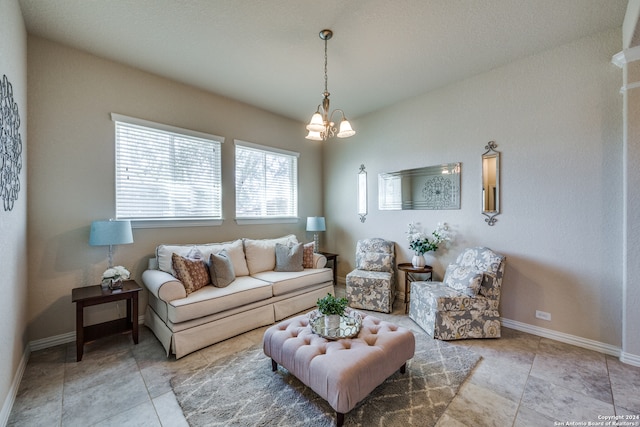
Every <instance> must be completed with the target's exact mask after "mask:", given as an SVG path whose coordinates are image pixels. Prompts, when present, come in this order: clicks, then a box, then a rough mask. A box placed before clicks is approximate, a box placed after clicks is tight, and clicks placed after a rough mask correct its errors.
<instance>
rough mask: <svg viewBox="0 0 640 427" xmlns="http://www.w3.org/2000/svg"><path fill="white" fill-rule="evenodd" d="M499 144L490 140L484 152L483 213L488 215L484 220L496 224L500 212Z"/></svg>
mask: <svg viewBox="0 0 640 427" xmlns="http://www.w3.org/2000/svg"><path fill="white" fill-rule="evenodd" d="M497 146H498V145H497V144H496V143H495V141H489V142H488V143H487V145H485V147H484V149H485V150H486V151H485V152H484V154H482V215H484V216H486V218H485V219H484V221H485V222H486V223H487V224H489V225H494V224H495V223H496V221H497V219H496V215H499V214H500V152H499V151H496V147H497Z"/></svg>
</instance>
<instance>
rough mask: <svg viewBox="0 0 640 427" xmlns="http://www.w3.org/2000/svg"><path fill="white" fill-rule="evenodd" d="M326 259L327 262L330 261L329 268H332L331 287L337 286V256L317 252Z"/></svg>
mask: <svg viewBox="0 0 640 427" xmlns="http://www.w3.org/2000/svg"><path fill="white" fill-rule="evenodd" d="M318 253H319V254H322V255H324V256H325V258H327V262H329V261H331V267H333V286H336V285H337V284H338V254H333V253H331V252H322V251H320V252H318Z"/></svg>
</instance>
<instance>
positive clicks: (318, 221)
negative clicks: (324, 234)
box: [307, 216, 327, 231]
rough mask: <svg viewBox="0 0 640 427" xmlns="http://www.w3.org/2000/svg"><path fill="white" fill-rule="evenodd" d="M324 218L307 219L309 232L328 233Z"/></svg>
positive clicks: (312, 217) (311, 217) (313, 217)
mask: <svg viewBox="0 0 640 427" xmlns="http://www.w3.org/2000/svg"><path fill="white" fill-rule="evenodd" d="M326 230H327V228H326V226H325V223H324V217H323V216H310V217H307V231H326Z"/></svg>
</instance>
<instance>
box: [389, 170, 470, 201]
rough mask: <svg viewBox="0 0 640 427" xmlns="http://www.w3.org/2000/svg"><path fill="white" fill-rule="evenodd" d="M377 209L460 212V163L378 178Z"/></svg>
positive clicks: (399, 172) (391, 173)
mask: <svg viewBox="0 0 640 427" xmlns="http://www.w3.org/2000/svg"><path fill="white" fill-rule="evenodd" d="M378 209H380V210H401V209H402V210H411V209H460V163H447V164H443V165H435V166H427V167H424V168H417V169H405V170H401V171H398V172H388V173H381V174H379V175H378Z"/></svg>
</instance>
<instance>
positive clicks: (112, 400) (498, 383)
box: [9, 304, 640, 427]
mask: <svg viewBox="0 0 640 427" xmlns="http://www.w3.org/2000/svg"><path fill="white" fill-rule="evenodd" d="M374 315H377V316H379V317H386V316H388V315H384V314H380V313H374ZM394 321H395V322H396V323H397V324H400V325H402V326H405V327H409V328H417V326H416V325H415V323H413V321H411V320H410V319H409V318H408V317H406V316H405V315H404V305H402V304H397V305H396V309H395V311H394ZM265 329H266V328H260V329H256V330H254V331H251V332H247V333H245V334H243V335H240V336H238V337H235V338H231V339H229V340H226V341H224V342H222V343H219V344H216V345H213V346H210V347H208V348H205V349H202V350H200V351H198V352H195V353H192V354H190V355H188V356H186V357H184V358H182V359H180V360H175V357H171V358H169V359H167V357H166V355H165V353H164V350H163V348H162V346H161V345H160V344H159V342H158V341H157V340H156V338H155V336H154V335H153V334H152V333H151V332H150V331H149V329H147V328H145V327H141V329H140V342H139V344H138V345H133V344H132V342H131V338H130V336H128V335H118V336H113V337H109V338H105V339H102V340H98V341H95V342H93V343H89V344H87V345H86V346H85V353H84V358H83V360H82V362H80V363H76V361H75V344H74V343H69V344H67V345H61V346H57V347H52V348H48V349H45V350H40V351H36V352H34V353H32V354H31V357H30V359H29V363H28V365H27V368H26V371H25V373H24V376H23V379H22V382H21V384H20V389H19V391H18V396H17V399H16V402H15V404H14V406H13V410H12V412H11V416H10V419H9V425H10V426H29V427H32V426H165V427H178V426H186V425H187V423H186V421H185V419H184V417H183V416H182V412H181V410H180V407H179V406H178V403H177V401H176V399H175V397H174V395H173V392H172V391H171V387H170V385H169V380H170V378H171V377H172V376H173V375H174V374H175V373H177V372H178V371H181V370H185V369H190V368H195V367H198V366H200V365H204V364H207V363H210V362H212V361H213V360H215V359H219V358H221V357H225V356H226V355H229V354H231V353H234V352H237V351H241V350H243V349H245V348H248V347H250V346H252V345H254V344H256V343H259V342H260V341H261V338H262V334H263V333H264V330H265ZM453 344H454V345H460V346H464V347H467V348H469V349H471V350H473V351H475V352H477V353H478V354H480V355H481V356H482V360H481V361H480V362H479V364H478V365H477V366H476V368H475V370H474V372H473V373H472V375H471V376H470V377H469V379H467V381H466V382H465V383H464V384H463V386H462V387H461V389H460V391H459V393H458V395H457V396H456V397H455V398H454V400H453V401H452V402H451V404H450V405H449V407H448V408H447V410H446V412H445V413H444V415H443V416H442V417H441V418H440V420H439V422H438V426H446V427H449V426H500V427H502V426H536V427H538V426H556V425H589V424H588V423H589V422H591V423H596V422H598V421H603V420H601V417H603V416H612V415H617V416H623V417H624V416H629V417H630V418H634V417H637V416H640V368H638V367H633V366H630V365H625V364H623V363H621V362H620V361H619V360H618V359H616V358H615V357H611V356H606V355H604V354H600V353H597V352H594V351H590V350H585V349H582V348H579V347H575V346H571V345H568V344H563V343H560V342H556V341H553V340H549V339H546V338H540V337H537V336H534V335H530V334H527V333H523V332H518V331H515V330H510V329H506V328H505V329H503V336H502V338H501V339H498V340H468V341H456V342H453ZM621 421H627V422H629V424H618V425H630V426H633V425H635V426H640V420H639V419H637V418H636V419H629V420H624V419H621V420H619V421H618V422H621ZM561 423H563V424H561ZM571 423H573V424H571ZM590 425H595V424H590ZM603 425H606V424H603ZM610 425H616V424H610Z"/></svg>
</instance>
